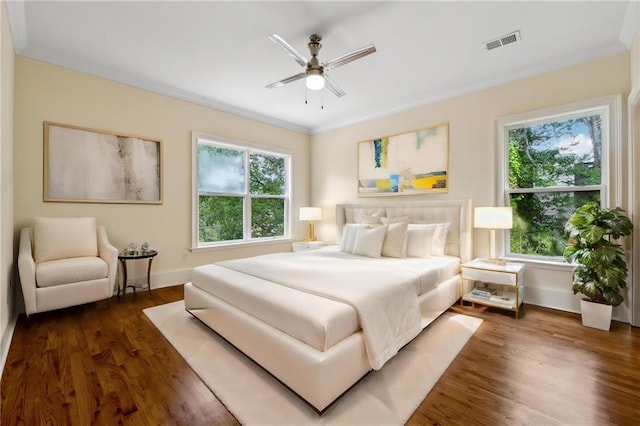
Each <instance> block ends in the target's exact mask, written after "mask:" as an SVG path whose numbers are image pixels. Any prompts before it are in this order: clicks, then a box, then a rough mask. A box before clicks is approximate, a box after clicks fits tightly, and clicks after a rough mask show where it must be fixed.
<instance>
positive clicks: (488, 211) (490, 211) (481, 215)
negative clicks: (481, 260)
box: [473, 207, 513, 265]
mask: <svg viewBox="0 0 640 426" xmlns="http://www.w3.org/2000/svg"><path fill="white" fill-rule="evenodd" d="M473 223H474V224H473V226H474V227H475V228H482V229H488V230H489V258H488V259H487V260H486V261H487V262H491V263H496V264H499V265H504V264H505V263H506V262H505V261H504V260H500V259H498V257H497V256H496V229H511V228H512V227H513V212H512V209H511V207H476V208H475V209H474V211H473Z"/></svg>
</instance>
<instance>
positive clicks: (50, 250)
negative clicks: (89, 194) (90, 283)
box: [33, 217, 98, 263]
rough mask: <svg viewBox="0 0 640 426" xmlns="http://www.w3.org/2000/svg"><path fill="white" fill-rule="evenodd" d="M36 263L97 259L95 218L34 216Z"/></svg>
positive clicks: (34, 254)
mask: <svg viewBox="0 0 640 426" xmlns="http://www.w3.org/2000/svg"><path fill="white" fill-rule="evenodd" d="M33 242H34V250H33V252H34V253H33V256H34V260H35V261H36V263H38V262H46V261H49V260H57V259H66V258H70V257H83V256H97V255H98V236H97V232H96V218H95V217H37V218H35V219H34V221H33Z"/></svg>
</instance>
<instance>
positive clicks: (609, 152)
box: [496, 95, 623, 267]
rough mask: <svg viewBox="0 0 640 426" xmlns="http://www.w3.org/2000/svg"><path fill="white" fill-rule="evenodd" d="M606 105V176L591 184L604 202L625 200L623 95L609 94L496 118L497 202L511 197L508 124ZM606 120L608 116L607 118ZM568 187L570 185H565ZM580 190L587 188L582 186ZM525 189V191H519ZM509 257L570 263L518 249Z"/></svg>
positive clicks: (504, 243) (504, 236)
mask: <svg viewBox="0 0 640 426" xmlns="http://www.w3.org/2000/svg"><path fill="white" fill-rule="evenodd" d="M601 108H605V109H606V112H605V116H607V118H608V119H607V120H606V123H603V127H604V126H605V125H606V131H603V134H602V135H603V141H602V176H603V178H604V179H603V181H602V183H601V185H597V186H594V187H591V188H593V189H600V191H601V193H600V201H601V203H602V205H603V206H620V205H621V203H622V200H623V198H622V189H623V188H622V154H621V153H622V122H621V111H622V97H621V96H620V95H612V96H605V97H601V98H596V99H591V100H587V101H582V102H577V103H573V104H567V105H561V106H557V107H552V108H546V109H541V110H537V111H532V112H527V113H522V114H515V115H510V116H507V117H502V118H499V119H498V120H496V136H497V144H496V164H497V165H498V167H497V173H498V176H497V179H496V182H497V188H496V191H497V192H496V193H497V194H498V200H497V203H496V206H506V205H508V201H509V196H508V194H509V190H508V188H507V186H506V182H507V176H508V167H509V164H508V161H507V158H508V155H507V150H508V144H507V132H508V128H510V127H514V126H518V125H535V124H537V123H540V122H544V121H547V120H549V119H552V118H554V117H563V118H566V117H567V116H569V118H570V115H571V114H572V113H575V114H576V115H578V114H580V113H584V112H587V111H589V110H598V109H601ZM603 121H605V120H603ZM550 189H551V190H553V188H540V190H537V189H534V190H531V191H530V192H549V190H550ZM561 189H564V190H565V191H566V190H567V188H564V187H563V188H561ZM578 190H584V188H580V189H578ZM518 192H524V191H518ZM508 238H509V233H508V232H503V233H502V239H501V241H500V244H501V247H499V249H500V248H501V250H502V251H503V253H504V251H505V250H506V248H507V247H508V246H509V240H508ZM507 257H508V258H509V259H513V260H519V261H526V262H530V263H540V264H543V265H546V266H547V267H550V266H551V265H553V264H557V265H558V266H561V265H563V264H564V265H566V262H565V261H564V259H558V258H555V257H545V256H532V255H524V254H523V255H520V254H517V253H509V254H508V255H507Z"/></svg>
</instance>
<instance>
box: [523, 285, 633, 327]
mask: <svg viewBox="0 0 640 426" xmlns="http://www.w3.org/2000/svg"><path fill="white" fill-rule="evenodd" d="M524 302H525V303H528V304H530V305H536V306H542V307H544V308H551V309H557V310H560V311H566V312H573V313H576V314H579V313H580V296H576V295H574V294H573V292H572V291H568V290H564V289H562V290H558V289H552V288H540V287H526V286H525V289H524ZM613 319H614V320H616V321H620V322H625V323H628V322H629V311H628V309H626V306H622V305H621V306H619V307H616V308H614V309H613Z"/></svg>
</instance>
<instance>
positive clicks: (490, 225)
mask: <svg viewBox="0 0 640 426" xmlns="http://www.w3.org/2000/svg"><path fill="white" fill-rule="evenodd" d="M473 226H474V227H475V228H487V229H511V228H512V227H513V212H512V210H511V207H476V208H475V209H474V211H473Z"/></svg>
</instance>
